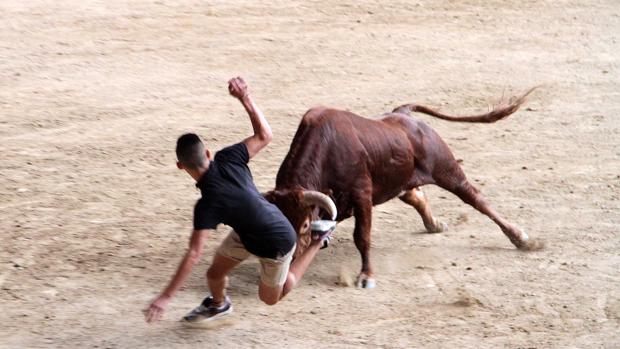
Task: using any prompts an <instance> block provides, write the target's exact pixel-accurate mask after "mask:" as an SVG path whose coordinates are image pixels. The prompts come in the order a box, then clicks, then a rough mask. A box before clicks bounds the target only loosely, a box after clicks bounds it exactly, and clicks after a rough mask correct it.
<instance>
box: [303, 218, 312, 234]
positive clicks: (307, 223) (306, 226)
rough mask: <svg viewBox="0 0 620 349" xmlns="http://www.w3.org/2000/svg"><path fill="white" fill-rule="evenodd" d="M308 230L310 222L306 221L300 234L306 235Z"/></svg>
mask: <svg viewBox="0 0 620 349" xmlns="http://www.w3.org/2000/svg"><path fill="white" fill-rule="evenodd" d="M308 228H310V222H309V221H308V220H307V219H306V220H305V221H304V225H303V226H302V227H301V233H302V234H307V233H308Z"/></svg>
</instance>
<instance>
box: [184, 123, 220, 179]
mask: <svg viewBox="0 0 620 349" xmlns="http://www.w3.org/2000/svg"><path fill="white" fill-rule="evenodd" d="M176 153H177V167H178V168H179V169H181V170H185V171H187V173H189V174H190V175H191V176H192V177H194V179H196V180H198V179H199V178H200V175H202V173H204V171H205V170H206V169H208V168H209V160H210V158H211V152H209V150H207V149H206V148H205V146H204V144H203V143H202V141H201V140H200V138H199V137H198V136H197V135H196V134H194V133H186V134H184V135H182V136H181V137H179V139H178V140H177V148H176ZM196 176H198V178H196Z"/></svg>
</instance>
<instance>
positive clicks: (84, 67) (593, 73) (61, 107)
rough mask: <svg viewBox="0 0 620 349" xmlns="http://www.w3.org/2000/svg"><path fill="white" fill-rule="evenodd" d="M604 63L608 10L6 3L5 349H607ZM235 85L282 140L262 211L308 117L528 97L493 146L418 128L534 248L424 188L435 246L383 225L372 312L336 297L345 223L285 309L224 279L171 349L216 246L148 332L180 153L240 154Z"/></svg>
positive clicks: (173, 211)
mask: <svg viewBox="0 0 620 349" xmlns="http://www.w3.org/2000/svg"><path fill="white" fill-rule="evenodd" d="M336 3H338V4H337V5H336ZM618 52H620V4H619V3H618V1H617V0H606V1H603V0H592V1H576V0H567V1H550V0H549V1H538V0H536V1H534V0H526V1H519V2H517V1H499V0H490V1H482V0H465V1H447V0H439V1H424V0H422V1H369V0H368V1H352V0H348V1H342V2H334V1H325V0H316V1H292V2H291V1H246V2H244V1H221V0H218V1H198V0H193V1H168V0H159V1H156V0H153V1H121V0H111V1H77V0H68V1H39V0H31V1H18V0H3V1H2V2H0V153H1V154H2V160H1V161H0V217H1V218H2V219H1V220H0V230H1V231H2V233H1V234H0V246H1V247H0V288H1V290H0V308H1V311H0V323H2V326H1V327H0V347H2V348H39V347H54V348H56V347H64V348H181V347H191V348H211V347H214V346H219V347H223V348H284V347H287V348H357V347H368V348H609V349H611V348H619V347H620V329H619V328H620V254H619V251H620V232H619V228H618V227H619V224H620V119H619V117H620V92H619V91H620V55H619V54H618ZM235 75H243V76H244V77H246V79H247V80H248V81H249V83H250V86H251V89H252V91H253V95H254V97H255V99H256V101H257V102H258V103H259V105H260V106H261V107H262V109H263V110H264V112H265V114H266V115H267V117H268V119H269V121H270V122H271V125H272V127H273V129H274V133H275V139H274V142H273V144H272V145H271V146H270V147H269V148H268V149H267V150H266V151H265V152H264V153H262V154H261V155H259V156H258V157H257V158H256V159H255V160H254V161H253V162H252V163H251V168H252V170H253V173H254V176H255V180H256V182H257V184H258V186H259V188H260V189H261V190H268V189H270V188H272V187H273V184H274V180H275V174H276V171H277V169H278V166H279V164H280V162H281V161H282V159H283V158H284V155H285V154H286V151H287V149H288V146H289V144H290V141H291V139H292V136H293V134H294V132H295V129H296V127H297V124H298V122H299V119H300V116H301V115H302V114H303V113H304V111H305V110H306V109H308V108H309V107H311V106H313V105H317V104H323V105H329V106H335V107H342V108H347V109H349V110H351V111H354V112H356V113H359V114H361V115H367V116H372V115H377V114H380V113H383V112H385V111H388V110H391V109H392V108H393V107H394V106H397V105H399V104H402V103H410V102H417V103H422V104H427V105H430V106H435V107H439V108H441V110H443V111H446V112H451V113H465V112H474V111H485V110H487V106H488V104H489V103H493V102H494V101H497V99H498V98H500V97H501V96H502V95H505V96H508V95H511V94H514V93H519V92H522V91H524V90H525V89H527V88H528V87H531V86H534V85H537V84H544V86H543V87H542V88H540V89H539V90H537V91H536V92H535V93H534V94H533V95H532V96H531V98H530V100H529V102H528V103H527V105H526V106H525V107H524V108H523V109H522V110H521V111H519V112H518V113H517V114H515V115H513V116H512V117H510V118H508V119H507V120H504V121H502V122H499V123H496V124H492V125H475V124H473V125H472V124H456V123H448V122H444V121H441V120H437V119H432V118H430V117H426V116H420V117H421V118H423V119H425V120H427V121H428V123H429V124H431V125H432V126H433V127H434V128H435V129H437V130H438V132H439V133H440V134H441V135H442V136H443V137H444V139H445V140H446V141H447V142H448V143H449V144H450V146H451V147H452V149H453V151H454V152H455V154H456V156H457V157H458V158H461V159H463V163H462V165H463V167H464V169H465V171H466V173H467V174H468V176H469V177H470V179H472V180H473V181H475V183H477V185H478V187H479V188H480V189H481V190H482V191H483V193H485V194H486V196H487V197H488V199H489V200H490V201H491V203H492V204H493V205H494V207H495V208H496V209H497V210H498V211H499V212H501V213H502V214H503V215H504V216H505V217H506V218H507V219H508V220H510V221H512V222H514V223H515V224H517V225H519V226H521V227H523V228H524V229H525V230H526V231H527V232H528V233H530V234H531V235H532V236H535V237H539V238H542V239H544V240H545V241H546V243H547V248H546V249H545V250H543V251H538V252H531V253H524V252H520V251H517V250H515V249H514V248H513V247H512V245H511V244H510V242H509V241H508V239H507V238H506V237H504V236H503V234H502V233H501V231H500V230H499V229H498V228H497V227H496V226H495V225H494V224H493V223H492V222H491V221H490V220H489V219H487V218H486V217H484V216H482V215H481V214H479V213H478V212H476V211H474V210H473V209H472V208H470V207H468V206H465V205H464V204H463V203H461V202H460V201H459V200H458V199H457V198H456V197H454V196H452V195H451V194H450V193H448V192H445V191H442V190H440V189H438V188H436V187H428V188H426V192H427V194H428V195H429V197H430V200H431V204H432V207H433V210H434V212H435V214H436V215H437V216H438V217H440V218H441V219H443V220H444V221H446V222H447V223H448V224H449V225H450V231H449V232H446V233H443V234H436V235H429V234H425V233H424V232H423V231H424V228H423V225H422V223H421V220H420V219H419V217H418V216H417V214H416V213H415V211H414V210H413V209H412V208H410V207H409V206H406V205H404V204H403V203H401V202H400V201H398V200H396V201H392V202H389V203H387V204H385V205H382V206H379V207H377V208H376V209H375V211H374V226H373V237H374V240H373V244H374V246H373V250H372V258H373V260H374V263H375V266H376V271H377V280H378V286H377V288H375V289H372V290H360V289H356V288H355V287H352V286H350V285H347V284H348V283H350V282H351V280H352V279H353V278H354V277H355V275H356V274H357V272H358V269H359V264H360V261H359V256H358V253H357V250H356V249H355V247H354V245H353V240H352V236H351V235H352V234H351V233H352V227H353V221H352V220H349V221H345V222H343V223H342V224H341V225H340V226H339V228H338V231H337V233H336V237H337V239H336V240H337V241H336V243H335V244H333V245H332V246H333V247H331V248H329V249H328V250H325V251H322V252H321V253H320V255H319V256H318V257H317V259H316V260H315V262H314V264H313V265H312V266H311V268H310V270H309V272H308V274H307V275H306V277H305V278H304V280H303V283H302V285H301V286H300V287H299V288H298V289H296V290H295V291H294V292H293V293H292V294H291V295H290V296H289V297H287V298H286V299H285V300H284V301H283V302H282V303H280V304H279V305H277V306H274V307H269V306H266V305H263V304H261V303H260V301H259V300H258V297H257V273H256V268H257V262H256V261H255V260H254V261H250V262H248V263H246V264H244V265H242V266H241V267H240V268H239V269H238V270H236V271H235V272H234V273H233V275H232V278H231V284H232V285H231V288H230V294H231V296H232V298H233V300H234V302H235V307H236V311H235V313H234V315H233V316H231V317H230V318H229V320H228V321H226V322H224V323H221V324H219V325H218V326H217V327H216V328H212V329H202V330H191V329H186V328H184V327H182V326H181V325H180V323H179V322H178V319H179V318H180V317H181V316H182V315H183V314H184V313H185V312H186V311H188V310H189V309H191V308H192V307H194V306H195V305H196V304H197V303H198V302H199V300H200V299H201V298H202V297H203V296H204V295H205V293H206V287H205V285H204V279H203V273H204V270H206V268H207V266H208V264H209V261H210V257H211V256H212V253H213V250H214V248H215V247H216V246H217V244H218V243H219V241H220V240H221V239H222V238H223V237H224V235H225V234H226V233H227V231H228V229H227V228H226V227H222V228H221V229H219V230H218V232H217V234H215V236H214V238H213V239H212V240H211V241H210V242H209V246H208V250H207V253H206V256H205V258H204V261H203V262H202V263H201V264H200V266H199V268H198V269H197V270H196V271H195V272H194V274H193V276H192V278H191V279H190V281H189V283H188V284H187V285H186V287H185V288H184V289H183V290H182V291H181V292H180V293H179V295H178V297H177V298H176V299H175V300H174V301H173V302H172V304H171V306H170V308H169V311H168V312H167V313H166V315H165V318H164V320H163V321H162V322H160V323H158V324H155V325H147V324H146V323H144V321H143V317H142V313H141V310H142V309H143V308H144V307H145V306H146V305H147V303H148V302H149V301H150V300H151V299H152V298H153V297H154V296H155V295H157V293H158V292H159V291H160V290H161V289H162V287H163V286H164V285H165V284H166V282H167V281H168V279H169V277H170V276H171V274H172V273H173V272H174V270H175V268H176V266H177V264H178V262H179V260H180V258H181V256H182V254H183V253H184V250H185V248H186V246H187V239H188V236H189V233H190V229H191V217H192V207H193V203H194V202H195V200H196V199H197V198H198V196H199V193H198V192H197V191H196V190H195V188H194V186H193V183H192V181H191V179H190V178H189V177H188V176H186V175H185V174H184V173H182V172H180V171H178V170H177V169H176V168H175V166H174V163H175V156H174V142H175V140H176V137H177V136H178V135H180V134H181V133H183V132H186V131H196V132H197V133H199V134H200V135H202V136H203V137H204V139H205V140H206V141H207V142H208V145H209V146H210V147H211V148H213V149H214V150H217V149H219V148H221V147H223V146H225V145H228V144H230V143H232V142H235V141H238V140H240V139H242V138H243V137H245V136H247V135H249V134H250V132H251V127H250V123H249V120H248V118H247V116H246V115H245V113H244V111H243V109H242V108H241V106H240V105H239V104H238V102H236V101H235V100H234V99H233V98H231V97H229V96H228V93H227V90H226V81H227V79H228V78H230V77H232V76H235Z"/></svg>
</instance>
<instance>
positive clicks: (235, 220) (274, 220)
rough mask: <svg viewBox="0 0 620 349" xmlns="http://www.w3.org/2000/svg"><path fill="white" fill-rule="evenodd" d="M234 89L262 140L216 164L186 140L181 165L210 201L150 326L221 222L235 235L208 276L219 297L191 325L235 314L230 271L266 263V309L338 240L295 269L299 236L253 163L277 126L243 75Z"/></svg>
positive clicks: (193, 315)
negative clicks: (261, 187)
mask: <svg viewBox="0 0 620 349" xmlns="http://www.w3.org/2000/svg"><path fill="white" fill-rule="evenodd" d="M228 90H229V92H230V94H231V95H232V96H234V97H235V98H237V99H238V100H239V101H240V102H241V104H242V105H243V107H244V108H245V110H246V111H247V113H248V115H249V116H250V121H251V122H252V128H253V129H254V135H252V136H250V137H248V138H246V139H245V140H243V141H242V142H241V143H238V144H235V145H232V146H229V147H227V148H224V149H222V150H220V151H219V152H218V153H217V154H215V157H214V158H213V159H211V152H210V151H209V150H208V149H206V148H205V146H204V145H203V143H202V142H201V141H200V139H199V138H198V136H196V135H195V134H191V133H190V134H185V135H183V136H181V137H179V139H178V141H177V147H176V153H177V158H178V162H177V167H178V168H179V169H182V170H185V171H186V172H187V173H188V174H189V175H190V176H191V177H192V178H193V179H194V180H196V186H197V187H198V188H200V191H201V193H202V198H201V199H200V200H198V202H197V203H196V206H195V208H194V230H193V232H192V234H191V238H190V242H189V249H188V251H187V253H186V254H185V257H184V258H183V260H182V261H181V264H180V265H179V267H178V269H177V271H176V273H175V275H174V276H173V277H172V280H171V281H170V283H169V285H168V286H167V287H166V288H165V289H164V291H163V292H162V293H161V295H160V296H159V297H157V298H156V299H155V300H154V301H153V302H152V303H151V304H150V305H149V307H148V308H147V309H146V310H145V311H144V313H145V318H146V321H147V322H153V321H157V320H159V319H161V317H162V315H163V312H164V311H165V309H166V307H167V305H168V303H169V302H170V300H171V299H172V297H173V296H174V294H175V293H176V292H177V291H178V290H179V288H180V287H181V286H182V285H183V283H184V282H185V280H186V279H187V277H188V276H189V275H190V273H191V271H192V268H193V267H194V265H196V263H197V262H198V261H199V260H200V258H201V254H202V252H203V248H204V245H205V241H206V239H207V237H208V236H209V235H210V233H211V231H212V230H213V229H215V228H216V226H217V225H218V224H220V223H224V224H226V225H229V226H231V227H232V228H233V229H234V230H233V231H231V232H230V234H228V236H227V237H226V238H225V239H224V241H223V242H222V243H221V245H220V246H219V248H218V249H217V252H216V253H215V256H214V257H213V262H212V264H211V266H210V267H209V270H208V271H207V275H206V276H207V284H208V286H209V290H210V291H211V295H210V296H208V297H207V298H205V299H204V300H203V302H202V303H201V304H200V305H199V306H198V307H197V308H195V309H194V310H192V311H191V312H189V313H188V314H187V315H186V316H185V317H183V321H185V322H188V323H196V322H202V321H209V320H215V319H217V318H220V317H222V316H224V315H226V314H229V313H230V312H231V311H232V303H231V301H230V298H228V297H227V296H226V286H227V280H228V278H227V274H228V273H229V272H230V271H231V270H232V269H233V268H234V267H236V266H237V265H239V263H241V262H242V261H243V260H244V259H246V258H247V257H249V256H250V255H255V256H257V257H258V259H259V261H260V266H261V269H260V274H261V275H260V285H259V289H258V294H259V298H260V299H261V300H262V301H263V302H265V303H266V304H269V305H273V304H276V303H277V302H278V301H279V300H280V299H281V298H282V297H284V296H285V295H286V294H287V293H288V292H290V291H291V290H292V289H293V287H294V286H295V285H296V283H297V282H298V280H299V279H301V277H302V275H303V274H304V272H305V271H306V269H307V268H308V265H309V264H310V262H311V261H312V259H313V258H314V256H315V255H316V253H317V251H318V250H319V249H320V248H321V247H322V246H323V244H324V241H326V240H328V239H329V238H330V234H331V230H326V231H325V232H324V233H323V234H320V235H319V236H318V238H317V239H315V240H313V242H312V243H311V245H310V247H309V248H308V249H307V250H306V251H304V253H303V254H302V255H301V256H299V257H298V258H296V259H295V261H294V262H293V263H292V264H291V261H292V257H293V252H294V250H295V242H296V234H295V231H294V229H293V227H292V226H291V225H290V223H289V221H288V220H287V219H286V217H285V216H284V215H283V214H282V212H280V210H279V209H278V208H277V207H276V206H274V205H272V204H271V203H269V202H268V201H267V200H265V199H264V198H263V197H262V195H261V194H260V193H259V192H258V190H257V189H256V187H255V185H254V183H253V181H252V175H251V173H250V169H249V168H248V166H247V163H248V161H249V160H250V159H251V158H253V157H254V156H256V154H258V152H259V151H260V150H261V149H263V148H264V147H265V146H267V144H269V143H270V142H271V139H272V133H271V128H270V127H269V124H268V123H267V120H266V119H265V117H264V115H263V114H262V112H261V111H260V110H259V109H258V107H257V106H256V104H254V102H253V101H252V98H251V97H250V95H249V93H248V89H247V86H246V84H245V82H244V81H243V79H242V78H240V77H237V78H233V79H231V80H230V81H229V82H228ZM332 230H333V229H332Z"/></svg>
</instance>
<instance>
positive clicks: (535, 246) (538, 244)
mask: <svg viewBox="0 0 620 349" xmlns="http://www.w3.org/2000/svg"><path fill="white" fill-rule="evenodd" d="M517 248H518V249H519V250H521V251H538V250H542V249H543V248H545V243H544V242H543V241H542V240H539V239H531V238H530V239H528V240H526V241H521V242H519V244H517Z"/></svg>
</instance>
